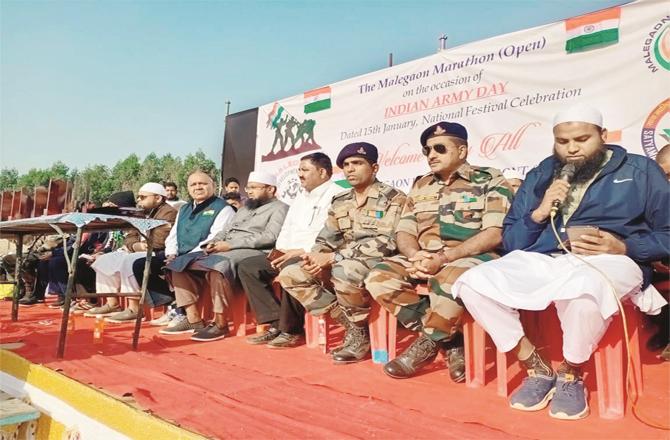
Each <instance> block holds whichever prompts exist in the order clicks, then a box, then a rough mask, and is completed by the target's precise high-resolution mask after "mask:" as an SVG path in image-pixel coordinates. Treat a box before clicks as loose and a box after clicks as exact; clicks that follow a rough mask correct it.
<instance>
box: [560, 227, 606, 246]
mask: <svg viewBox="0 0 670 440" xmlns="http://www.w3.org/2000/svg"><path fill="white" fill-rule="evenodd" d="M599 231H600V228H598V226H592V225H579V226H568V227H567V228H566V232H567V234H568V239H569V240H570V243H572V242H575V241H584V239H583V238H582V235H590V236H595V237H597V236H599V235H600V234H599Z"/></svg>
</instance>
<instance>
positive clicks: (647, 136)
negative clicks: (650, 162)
mask: <svg viewBox="0 0 670 440" xmlns="http://www.w3.org/2000/svg"><path fill="white" fill-rule="evenodd" d="M640 138H641V139H640V141H641V143H642V149H643V150H644V154H646V155H647V156H648V157H650V158H651V159H655V158H656V154H657V153H658V150H660V149H661V147H662V146H663V145H665V144H670V98H669V99H666V100H665V101H662V102H661V103H660V104H658V105H657V106H656V107H655V108H654V109H653V110H652V111H651V113H649V115H648V116H647V119H646V120H645V121H644V124H643V125H642V133H641V136H640Z"/></svg>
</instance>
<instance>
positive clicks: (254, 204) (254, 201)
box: [244, 199, 267, 209]
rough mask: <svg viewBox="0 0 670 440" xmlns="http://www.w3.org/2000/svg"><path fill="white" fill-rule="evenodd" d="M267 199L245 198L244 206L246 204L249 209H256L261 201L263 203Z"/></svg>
mask: <svg viewBox="0 0 670 440" xmlns="http://www.w3.org/2000/svg"><path fill="white" fill-rule="evenodd" d="M266 201H267V200H265V199H247V200H245V201H244V206H246V207H247V208H249V209H256V208H258V207H260V206H261V205H262V204H263V203H265V202H266Z"/></svg>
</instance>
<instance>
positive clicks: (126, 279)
mask: <svg viewBox="0 0 670 440" xmlns="http://www.w3.org/2000/svg"><path fill="white" fill-rule="evenodd" d="M145 255H146V253H145V252H134V253H130V254H129V253H126V252H112V253H109V254H105V255H102V256H101V257H99V258H98V260H96V262H95V263H93V265H92V266H91V267H92V268H93V269H94V270H95V289H96V292H99V293H116V292H125V293H128V292H139V291H140V285H139V283H138V282H137V279H136V278H135V274H133V263H134V262H135V261H136V260H138V259H139V258H142V257H144V256H145Z"/></svg>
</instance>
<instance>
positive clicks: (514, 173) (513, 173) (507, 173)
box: [503, 168, 523, 180]
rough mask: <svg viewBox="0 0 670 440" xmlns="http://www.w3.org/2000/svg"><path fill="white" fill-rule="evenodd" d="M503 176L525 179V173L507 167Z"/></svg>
mask: <svg viewBox="0 0 670 440" xmlns="http://www.w3.org/2000/svg"><path fill="white" fill-rule="evenodd" d="M503 177H504V178H505V179H519V180H523V174H521V173H520V172H518V171H517V170H515V169H514V168H507V169H506V170H505V171H503Z"/></svg>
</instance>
